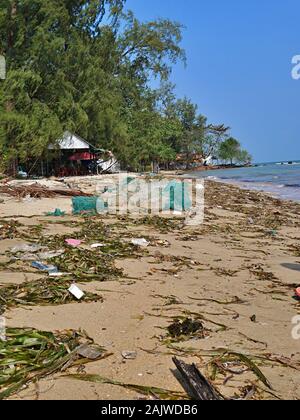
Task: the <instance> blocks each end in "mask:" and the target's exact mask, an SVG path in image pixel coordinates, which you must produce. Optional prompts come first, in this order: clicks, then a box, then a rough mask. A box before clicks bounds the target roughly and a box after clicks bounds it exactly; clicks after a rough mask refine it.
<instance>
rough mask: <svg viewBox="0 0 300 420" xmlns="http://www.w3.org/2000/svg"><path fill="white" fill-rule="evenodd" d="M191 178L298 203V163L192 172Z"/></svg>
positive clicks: (261, 164)
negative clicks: (208, 180)
mask: <svg viewBox="0 0 300 420" xmlns="http://www.w3.org/2000/svg"><path fill="white" fill-rule="evenodd" d="M189 175H192V176H193V177H196V178H206V179H212V180H215V181H220V182H225V183H230V184H235V185H238V186H239V187H241V188H245V189H250V190H256V191H263V192H267V193H270V194H271V195H273V196H275V197H277V198H281V199H284V200H292V201H297V202H300V161H291V162H272V163H260V164H256V165H254V166H252V167H247V168H234V169H217V170H214V171H207V172H193V173H192V174H189Z"/></svg>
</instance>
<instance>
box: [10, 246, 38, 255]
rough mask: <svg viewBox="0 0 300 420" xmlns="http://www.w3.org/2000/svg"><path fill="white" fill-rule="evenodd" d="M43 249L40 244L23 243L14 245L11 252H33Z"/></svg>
mask: <svg viewBox="0 0 300 420" xmlns="http://www.w3.org/2000/svg"><path fill="white" fill-rule="evenodd" d="M41 249H42V247H41V246H40V245H28V244H22V245H17V246H15V247H13V248H12V249H11V250H10V252H11V253H12V254H18V253H19V252H20V253H25V252H26V253H27V252H28V253H29V252H30V253H31V252H38V251H40V250H41Z"/></svg>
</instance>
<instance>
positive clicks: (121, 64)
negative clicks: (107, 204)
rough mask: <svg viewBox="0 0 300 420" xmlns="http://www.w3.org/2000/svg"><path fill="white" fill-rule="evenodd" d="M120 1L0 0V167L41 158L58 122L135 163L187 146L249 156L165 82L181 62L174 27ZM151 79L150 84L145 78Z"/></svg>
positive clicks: (164, 159) (187, 151) (234, 157)
mask: <svg viewBox="0 0 300 420" xmlns="http://www.w3.org/2000/svg"><path fill="white" fill-rule="evenodd" d="M125 3H126V0H65V1H61V0H47V1H44V0H2V1H1V4H0V54H3V55H4V56H5V58H6V63H7V77H6V80H5V81H0V156H1V161H0V163H1V167H2V170H6V171H9V170H10V169H11V168H12V167H15V166H16V163H26V162H28V161H29V160H34V159H41V158H44V157H45V156H46V154H47V153H48V151H47V150H48V145H49V144H53V143H55V141H57V139H59V138H61V137H62V135H63V133H64V132H65V131H66V130H68V131H71V132H74V133H77V134H79V135H80V136H82V137H83V138H85V139H86V140H88V141H89V142H90V143H91V144H93V145H95V146H96V147H99V148H104V149H109V150H112V151H113V152H114V154H115V155H116V157H117V158H118V159H119V160H120V161H121V162H122V164H123V166H124V167H126V168H128V169H132V170H140V169H146V168H148V167H149V166H150V165H151V163H153V162H156V163H159V164H161V163H163V164H164V163H165V164H168V162H172V161H174V160H175V159H176V156H177V154H179V153H181V154H182V155H183V156H184V158H185V161H186V166H187V167H189V166H190V165H191V163H192V161H193V155H194V154H195V153H199V154H201V155H202V156H203V157H208V156H214V157H219V158H220V159H222V160H224V161H230V162H231V163H233V162H235V161H237V162H241V163H242V162H246V161H248V160H249V155H248V154H247V152H245V151H243V150H241V147H238V146H237V145H234V144H233V142H232V140H231V139H229V138H228V137H229V128H228V127H225V126H224V125H221V124H217V125H210V124H208V123H207V119H206V118H205V117H204V116H203V115H201V114H199V113H198V111H197V106H196V105H194V104H193V103H192V102H191V101H190V100H188V99H187V98H185V99H177V98H176V97H175V95H174V93H173V92H174V86H172V85H171V84H170V82H169V76H170V73H171V70H172V65H174V64H175V63H177V62H178V61H185V52H184V51H183V49H182V48H181V46H180V44H181V40H182V27H181V25H180V24H179V23H177V22H172V21H170V20H168V19H158V20H153V21H149V22H140V21H139V20H138V19H137V18H136V17H135V16H134V14H133V13H132V12H130V11H126V9H125ZM153 79H156V80H158V81H159V82H160V83H159V88H156V89H154V88H152V87H151V84H150V81H152V80H153Z"/></svg>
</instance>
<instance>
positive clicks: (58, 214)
mask: <svg viewBox="0 0 300 420" xmlns="http://www.w3.org/2000/svg"><path fill="white" fill-rule="evenodd" d="M65 215H66V212H65V211H62V210H61V209H55V210H54V211H53V212H49V213H46V216H54V217H61V216H65Z"/></svg>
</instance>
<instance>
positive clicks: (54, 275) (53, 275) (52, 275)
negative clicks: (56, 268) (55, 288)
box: [49, 273, 67, 277]
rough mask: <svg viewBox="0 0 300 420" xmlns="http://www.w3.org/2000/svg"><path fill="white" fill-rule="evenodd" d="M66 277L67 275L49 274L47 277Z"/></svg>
mask: <svg viewBox="0 0 300 420" xmlns="http://www.w3.org/2000/svg"><path fill="white" fill-rule="evenodd" d="M66 275H67V273H49V277H63V276H66Z"/></svg>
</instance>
